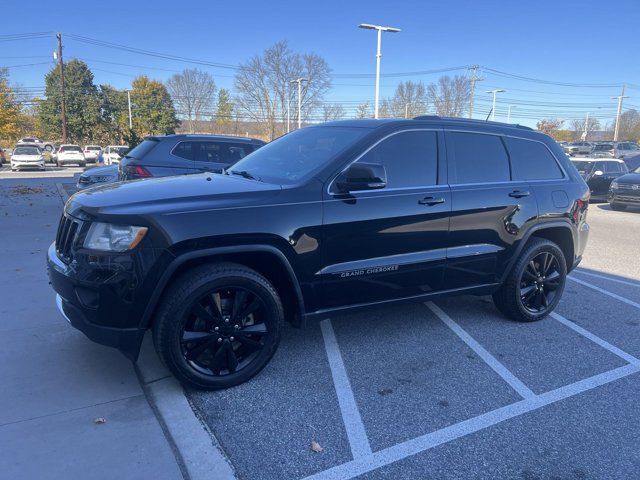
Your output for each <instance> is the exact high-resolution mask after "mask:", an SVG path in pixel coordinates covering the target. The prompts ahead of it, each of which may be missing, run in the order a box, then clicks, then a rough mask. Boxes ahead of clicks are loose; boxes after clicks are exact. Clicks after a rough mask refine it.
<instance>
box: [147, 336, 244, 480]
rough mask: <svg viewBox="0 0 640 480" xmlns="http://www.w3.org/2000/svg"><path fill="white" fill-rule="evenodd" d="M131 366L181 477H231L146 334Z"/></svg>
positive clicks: (221, 455)
mask: <svg viewBox="0 0 640 480" xmlns="http://www.w3.org/2000/svg"><path fill="white" fill-rule="evenodd" d="M135 368H136V371H137V372H138V378H139V379H140V383H141V384H142V387H143V389H144V391H145V395H146V396H147V399H148V400H149V403H150V404H151V407H152V408H153V410H154V412H155V413H156V416H157V417H158V420H159V422H160V424H161V425H162V428H163V430H164V431H165V435H166V436H167V438H168V439H169V441H170V443H171V444H172V445H171V446H172V448H173V449H174V453H176V457H177V459H178V463H179V464H180V468H181V469H182V471H183V473H184V475H185V478H188V479H189V480H205V479H206V480H211V479H215V480H235V478H236V477H235V475H234V473H233V468H232V466H231V464H230V462H229V461H228V459H227V458H226V456H225V455H224V453H223V452H222V450H221V449H220V447H219V446H218V445H217V441H216V440H215V437H214V436H213V434H212V433H211V432H210V431H209V430H208V428H207V427H206V426H205V425H204V424H203V423H202V422H200V420H199V419H198V418H197V417H196V415H195V413H194V411H193V409H192V408H191V405H190V404H189V401H188V400H187V398H186V396H185V394H184V390H183V389H182V386H181V385H180V384H179V383H178V382H177V381H176V380H175V379H174V378H173V376H172V375H171V373H170V372H169V371H168V370H167V369H166V368H164V366H163V365H162V363H161V362H160V359H159V358H158V356H157V355H156V352H155V350H154V348H153V344H152V341H151V336H150V334H147V335H146V336H145V339H144V341H143V344H142V349H141V351H140V357H139V359H138V362H137V364H136V365H135Z"/></svg>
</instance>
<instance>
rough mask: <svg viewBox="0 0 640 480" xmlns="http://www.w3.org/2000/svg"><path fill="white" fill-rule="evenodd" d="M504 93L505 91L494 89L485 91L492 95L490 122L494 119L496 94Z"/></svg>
mask: <svg viewBox="0 0 640 480" xmlns="http://www.w3.org/2000/svg"><path fill="white" fill-rule="evenodd" d="M502 92H506V90H502V89H501V88H496V89H495V90H487V93H493V107H492V108H491V120H495V119H496V93H502Z"/></svg>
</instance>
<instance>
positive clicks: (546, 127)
mask: <svg viewBox="0 0 640 480" xmlns="http://www.w3.org/2000/svg"><path fill="white" fill-rule="evenodd" d="M563 124H564V120H560V119H558V118H545V119H542V120H540V121H539V122H538V123H536V128H537V129H538V130H539V131H541V132H542V133H546V134H547V135H549V136H551V137H554V138H555V134H556V132H557V131H558V130H560V128H561V127H562V125H563Z"/></svg>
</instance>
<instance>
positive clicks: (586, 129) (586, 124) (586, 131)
mask: <svg viewBox="0 0 640 480" xmlns="http://www.w3.org/2000/svg"><path fill="white" fill-rule="evenodd" d="M587 135H589V112H587V117H586V118H585V119H584V131H583V132H582V141H583V142H584V141H586V140H587Z"/></svg>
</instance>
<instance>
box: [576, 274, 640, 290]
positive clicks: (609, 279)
mask: <svg viewBox="0 0 640 480" xmlns="http://www.w3.org/2000/svg"><path fill="white" fill-rule="evenodd" d="M575 273H577V274H579V275H587V276H589V277H594V278H601V279H603V280H608V281H609V282H616V283H621V284H622V285H629V286H630V287H636V288H640V283H637V282H632V281H627V280H618V279H617V278H611V277H608V276H606V275H600V274H597V273H591V272H585V271H583V270H574V271H573V272H572V274H575Z"/></svg>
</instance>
